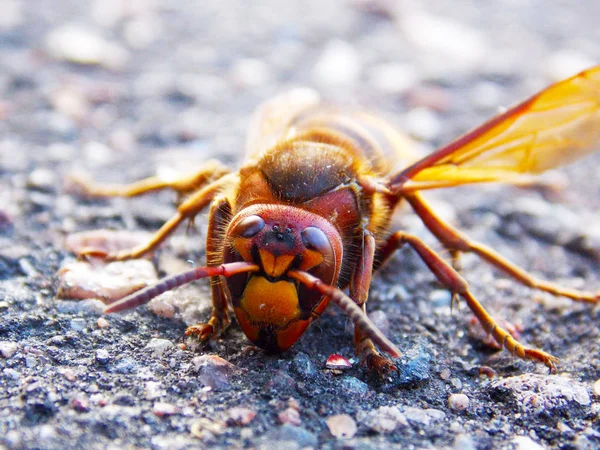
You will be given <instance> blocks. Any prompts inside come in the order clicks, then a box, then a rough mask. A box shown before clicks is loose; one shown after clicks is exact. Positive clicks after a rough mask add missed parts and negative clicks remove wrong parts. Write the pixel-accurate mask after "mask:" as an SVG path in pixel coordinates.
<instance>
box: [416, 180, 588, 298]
mask: <svg viewBox="0 0 600 450" xmlns="http://www.w3.org/2000/svg"><path fill="white" fill-rule="evenodd" d="M406 200H407V201H408V202H409V203H410V205H411V206H412V208H413V210H414V211H415V212H416V213H417V215H418V216H419V217H420V218H421V220H422V221H423V223H424V224H425V226H426V227H427V228H428V229H429V231H431V233H433V235H434V236H435V237H436V238H437V239H438V240H439V241H440V242H441V243H442V244H443V245H444V246H445V247H446V248H447V249H449V250H450V251H451V253H452V254H453V255H458V253H460V252H472V253H475V254H477V255H478V256H479V257H480V258H482V259H483V260H484V261H486V262H487V263H489V264H491V265H492V266H494V267H496V268H497V269H499V270H501V271H503V272H505V273H506V274H508V275H510V276H511V277H512V278H514V279H515V280H517V281H518V282H520V283H522V284H524V285H525V286H528V287H531V288H534V289H539V290H541V291H544V292H548V293H550V294H553V295H560V296H563V297H567V298H570V299H572V300H575V301H580V302H587V303H598V302H599V301H600V293H599V292H587V291H580V290H577V289H571V288H568V287H564V286H560V285H558V284H555V283H551V282H549V281H546V280H541V279H539V278H536V277H534V276H533V275H531V274H529V273H528V272H527V271H526V270H524V269H522V268H520V267H519V266H517V265H516V264H514V263H512V262H510V261H509V260H507V259H506V258H504V257H503V256H502V255H500V254H499V253H498V252H496V251H494V250H493V249H491V248H489V247H487V246H485V245H483V244H481V243H479V242H475V241H472V240H470V239H469V238H468V237H467V236H465V235H464V234H463V233H461V232H460V231H458V230H456V229H455V228H453V227H452V226H450V225H449V224H447V223H446V222H444V221H443V220H442V219H441V218H440V217H438V216H437V215H436V214H435V212H434V211H433V209H432V208H431V207H430V206H429V204H427V202H426V201H425V199H424V198H423V197H422V196H421V195H420V194H419V193H418V192H415V193H413V194H410V195H407V196H406Z"/></svg>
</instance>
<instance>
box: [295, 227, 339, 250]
mask: <svg viewBox="0 0 600 450" xmlns="http://www.w3.org/2000/svg"><path fill="white" fill-rule="evenodd" d="M301 234H302V243H303V244H304V246H305V247H306V248H307V249H309V250H315V251H317V252H319V253H321V254H322V255H331V254H333V249H332V248H331V243H330V242H329V239H327V235H326V234H325V233H324V232H323V230H321V229H319V228H316V227H308V228H305V229H304V230H302V233H301Z"/></svg>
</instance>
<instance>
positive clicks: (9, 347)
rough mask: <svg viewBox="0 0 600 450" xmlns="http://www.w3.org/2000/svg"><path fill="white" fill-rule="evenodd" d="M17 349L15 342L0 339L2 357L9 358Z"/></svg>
mask: <svg viewBox="0 0 600 450" xmlns="http://www.w3.org/2000/svg"><path fill="white" fill-rule="evenodd" d="M18 349H19V346H18V345H17V343H16V342H10V341H0V355H2V357H3V358H6V359H8V358H11V357H12V356H13V355H14V354H15V353H16V352H17V350H18Z"/></svg>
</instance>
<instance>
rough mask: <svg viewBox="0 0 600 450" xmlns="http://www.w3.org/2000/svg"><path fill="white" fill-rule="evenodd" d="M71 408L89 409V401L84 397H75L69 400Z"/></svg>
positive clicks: (77, 409)
mask: <svg viewBox="0 0 600 450" xmlns="http://www.w3.org/2000/svg"><path fill="white" fill-rule="evenodd" d="M71 408H73V409H74V410H75V411H79V412H86V411H87V410H89V409H90V402H89V401H88V400H87V399H86V398H85V397H76V398H74V399H73V400H71Z"/></svg>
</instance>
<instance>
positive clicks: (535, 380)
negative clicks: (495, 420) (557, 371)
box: [490, 373, 591, 414]
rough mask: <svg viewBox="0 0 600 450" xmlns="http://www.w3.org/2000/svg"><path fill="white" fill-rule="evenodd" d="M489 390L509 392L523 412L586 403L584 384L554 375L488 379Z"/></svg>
mask: <svg viewBox="0 0 600 450" xmlns="http://www.w3.org/2000/svg"><path fill="white" fill-rule="evenodd" d="M490 388H491V390H492V391H493V392H495V393H497V394H500V395H506V394H509V395H510V396H512V397H513V399H514V400H515V403H516V405H517V407H518V408H519V409H520V410H521V411H523V412H527V413H530V412H533V413H537V414H539V413H542V412H546V413H548V412H549V411H552V410H554V409H557V408H558V409H562V408H565V407H566V406H567V405H573V406H575V407H577V406H589V405H590V404H591V399H590V395H589V394H588V387H587V386H586V385H585V384H583V383H580V382H578V381H575V380H573V379H570V378H567V377H561V376H558V375H538V374H533V373H529V374H523V375H519V376H515V377H508V378H502V379H499V380H497V381H494V382H492V384H491V386H490Z"/></svg>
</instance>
